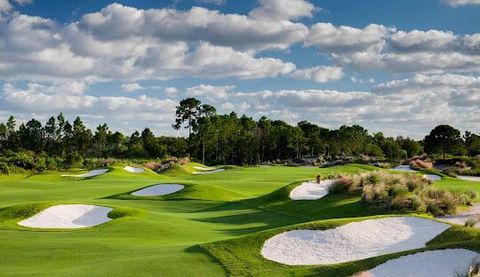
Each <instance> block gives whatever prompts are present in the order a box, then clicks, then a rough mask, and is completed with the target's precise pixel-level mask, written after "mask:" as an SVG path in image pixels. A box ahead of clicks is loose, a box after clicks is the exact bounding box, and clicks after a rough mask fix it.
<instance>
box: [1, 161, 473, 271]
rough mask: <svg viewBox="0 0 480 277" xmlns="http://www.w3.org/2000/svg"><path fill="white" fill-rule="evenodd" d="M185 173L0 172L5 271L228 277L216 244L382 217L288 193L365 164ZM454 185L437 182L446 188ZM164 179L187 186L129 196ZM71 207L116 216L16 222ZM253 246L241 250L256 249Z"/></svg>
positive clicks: (344, 199) (346, 201)
mask: <svg viewBox="0 0 480 277" xmlns="http://www.w3.org/2000/svg"><path fill="white" fill-rule="evenodd" d="M189 168H190V167H189ZM189 168H183V167H176V168H173V169H171V170H169V171H167V172H166V173H165V174H156V173H154V172H151V171H146V172H145V173H141V174H138V173H129V172H126V171H125V170H123V169H122V167H113V168H111V169H110V171H109V172H108V173H106V174H103V175H100V176H96V177H93V178H87V179H81V180H77V179H71V178H66V177H61V175H62V174H65V172H47V173H42V174H35V175H14V176H1V177H0V268H1V270H2V273H1V275H2V276H112V274H114V275H115V276H187V275H192V276H225V275H226V274H229V273H230V274H233V273H235V272H232V270H231V269H229V268H228V262H227V263H226V262H224V261H223V262H222V261H221V260H222V259H223V258H225V257H227V256H226V255H222V254H219V255H215V256H213V255H212V254H211V253H213V254H215V253H218V251H219V249H220V248H221V247H220V248H219V247H217V248H215V247H212V246H211V245H215V243H217V242H220V243H221V242H222V241H228V240H230V239H239V240H240V241H242V239H243V238H245V239H244V240H245V241H249V239H248V238H251V237H252V236H255V235H256V234H257V232H260V233H264V232H261V231H269V230H271V229H274V228H279V227H281V228H288V226H290V225H294V224H302V223H306V222H310V221H317V220H323V219H335V218H343V217H348V218H351V217H360V216H368V215H374V214H379V213H378V212H376V211H373V210H369V209H366V208H365V207H364V206H362V205H361V204H360V202H359V201H360V199H359V197H356V196H349V195H334V196H327V197H325V198H322V199H320V200H316V201H291V200H289V199H288V197H286V195H287V192H288V191H289V189H291V188H292V186H294V185H295V182H299V181H302V180H311V179H314V178H315V176H316V175H317V174H329V173H341V172H344V173H355V172H361V171H369V170H374V169H376V168H374V167H370V166H364V165H355V164H353V165H345V166H337V167H331V168H327V169H319V168H308V167H286V166H271V167H245V168H242V167H231V168H227V170H226V171H224V172H218V173H214V174H205V175H194V174H191V172H189V170H187V169H189ZM69 173H72V172H69ZM73 173H74V174H77V173H78V172H73ZM455 182H456V180H450V179H448V180H445V181H439V182H438V183H439V186H444V187H452V186H454V185H455ZM458 182H459V185H461V186H467V185H470V186H472V187H474V186H475V185H477V186H478V185H479V184H475V182H470V183H471V184H470V183H465V181H461V182H460V181H458ZM160 183H168V184H184V185H185V189H184V190H182V191H179V192H177V193H174V194H172V195H165V196H156V197H138V196H131V194H130V193H131V192H133V191H136V190H138V189H141V188H144V187H147V186H150V185H154V184H160ZM70 203H72V204H77V203H78V204H93V205H99V206H107V207H111V208H113V209H114V211H113V212H111V214H110V217H112V218H115V219H114V220H112V221H110V222H108V223H105V224H102V225H99V226H96V227H90V228H84V229H76V230H58V229H56V230H55V229H47V230H43V229H30V228H25V227H21V226H19V225H18V224H17V222H18V221H21V220H22V219H24V218H27V217H29V216H31V215H33V214H35V213H37V212H38V211H40V210H41V209H43V208H45V207H48V206H52V205H57V204H70ZM318 224H319V225H322V224H321V223H318ZM263 236H264V235H263ZM260 237H262V235H261V236H260ZM469 238H470V237H469ZM257 244H258V242H257ZM234 245H235V247H237V248H238V244H235V243H234ZM209 246H210V247H209ZM235 247H233V248H232V249H234V248H235ZM252 247H253V246H245V249H247V250H249V249H255V247H256V246H255V247H253V248H252ZM205 249H213V250H212V252H207V250H205ZM255 251H257V250H255ZM253 254H254V255H253V256H255V255H258V253H253ZM242 255H245V253H242ZM233 256H235V255H233ZM219 260H220V261H219ZM221 262H222V263H221ZM256 262H258V261H256ZM261 268H263V267H262V266H259V269H261ZM360 268H361V267H360ZM240 272H241V271H240ZM302 272H306V273H311V272H310V271H305V270H304V269H301V268H300V269H299V271H298V273H299V274H302ZM237 273H238V272H237ZM257 273H258V272H257ZM290 273H291V274H293V271H291V272H290Z"/></svg>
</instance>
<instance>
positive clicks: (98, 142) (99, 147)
mask: <svg viewBox="0 0 480 277" xmlns="http://www.w3.org/2000/svg"><path fill="white" fill-rule="evenodd" d="M109 134H110V131H109V130H108V125H107V124H106V123H104V124H101V125H98V127H97V131H96V132H95V135H94V136H93V139H94V146H95V147H94V148H95V150H96V155H97V157H101V156H105V155H107V142H108V136H109Z"/></svg>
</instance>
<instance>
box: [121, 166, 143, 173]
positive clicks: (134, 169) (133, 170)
mask: <svg viewBox="0 0 480 277" xmlns="http://www.w3.org/2000/svg"><path fill="white" fill-rule="evenodd" d="M123 169H124V170H125V171H128V172H130V173H143V172H145V169H144V168H141V167H132V166H128V165H127V166H125V167H124V168H123Z"/></svg>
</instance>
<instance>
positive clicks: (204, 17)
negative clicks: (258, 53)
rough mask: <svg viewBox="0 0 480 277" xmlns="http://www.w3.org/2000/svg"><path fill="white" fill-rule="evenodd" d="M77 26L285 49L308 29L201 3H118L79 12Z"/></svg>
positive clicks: (101, 35) (107, 37) (98, 35)
mask: <svg viewBox="0 0 480 277" xmlns="http://www.w3.org/2000/svg"><path fill="white" fill-rule="evenodd" d="M290 1H291V0H290ZM158 26H162V28H158ZM77 28H78V29H79V31H81V32H86V33H88V34H92V35H93V39H95V40H101V41H116V40H121V39H129V38H132V37H149V38H151V39H153V38H156V39H161V40H162V41H184V42H198V41H206V42H209V43H211V44H214V45H219V46H227V47H233V48H237V49H240V50H263V49H285V48H287V47H288V46H289V45H291V44H293V43H296V42H299V41H301V40H302V39H303V38H304V37H305V35H306V34H307V33H308V28H307V27H306V26H305V25H303V24H301V23H294V22H291V21H288V20H278V21H276V22H275V23H273V22H269V21H265V20H262V19H258V18H252V17H249V16H245V15H239V14H222V13H220V12H219V11H212V10H208V9H206V8H202V7H193V8H191V9H190V10H187V11H179V10H174V9H149V10H141V9H136V8H133V7H127V6H123V5H121V4H111V5H109V6H107V7H105V8H103V9H102V10H101V11H99V12H95V13H90V14H86V15H84V16H82V17H81V19H80V22H79V23H78V25H77Z"/></svg>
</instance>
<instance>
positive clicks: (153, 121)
mask: <svg viewBox="0 0 480 277" xmlns="http://www.w3.org/2000/svg"><path fill="white" fill-rule="evenodd" d="M59 90H60V91H63V93H61V94H58V93H56V92H57V91H59ZM1 98H2V101H1V103H0V107H1V110H4V111H14V112H15V114H29V115H32V114H35V116H36V117H37V118H48V117H49V116H51V115H54V114H56V113H59V112H64V113H66V114H67V115H68V114H70V115H72V116H77V115H81V116H82V118H84V119H85V120H86V121H87V122H90V123H91V125H92V126H95V125H96V124H98V123H99V122H101V121H105V122H108V123H109V124H111V125H112V126H113V127H114V129H121V128H123V127H125V128H126V129H127V130H128V131H129V132H131V131H132V130H134V129H135V128H138V127H142V126H148V127H151V128H153V129H156V130H157V131H159V130H161V131H162V132H161V133H162V134H165V133H172V132H169V131H170V129H171V124H172V122H173V121H174V116H175V106H176V105H177V101H174V100H169V99H158V98H153V97H148V96H145V95H140V96H138V97H135V98H133V97H123V96H101V97H97V96H93V95H87V94H84V93H69V90H68V89H67V90H65V89H62V88H61V86H59V85H56V84H50V85H48V84H39V83H29V84H28V85H27V86H26V87H25V88H20V87H18V86H16V85H14V84H12V83H6V84H4V86H3V93H2V94H1Z"/></svg>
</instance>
